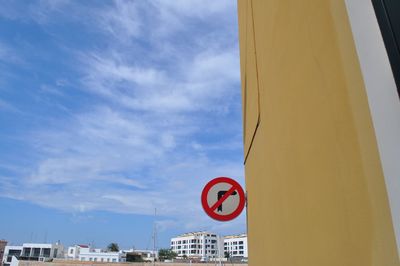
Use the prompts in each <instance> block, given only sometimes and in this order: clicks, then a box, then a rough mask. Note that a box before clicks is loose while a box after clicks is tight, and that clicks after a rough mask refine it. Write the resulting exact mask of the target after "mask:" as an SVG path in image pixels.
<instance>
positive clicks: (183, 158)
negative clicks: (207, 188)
mask: <svg viewBox="0 0 400 266" xmlns="http://www.w3.org/2000/svg"><path fill="white" fill-rule="evenodd" d="M233 2H234V1H152V2H150V1H149V2H144V1H114V2H113V3H114V4H113V5H112V6H105V7H103V8H102V9H101V8H96V9H94V10H90V11H85V12H86V14H89V16H90V17H89V18H88V21H89V22H88V23H93V24H91V26H92V27H93V28H95V29H96V30H99V31H100V32H102V34H105V35H106V36H107V37H106V38H104V39H101V42H102V44H101V45H99V47H102V48H101V49H100V48H93V49H91V50H89V51H88V50H84V51H82V50H80V51H74V53H73V55H74V56H76V60H77V63H76V65H74V66H71V67H73V68H74V69H76V70H77V71H79V73H80V77H81V79H80V80H79V81H78V83H77V85H76V86H78V87H79V89H80V90H81V91H82V92H88V93H89V94H90V97H91V98H93V99H92V101H88V103H86V102H85V104H88V106H85V108H81V109H79V110H78V111H74V112H72V114H71V116H70V117H64V118H63V119H60V120H59V121H56V122H52V123H51V124H50V125H48V126H47V127H46V128H44V127H43V128H40V129H39V130H36V131H35V132H31V133H30V134H29V135H28V136H27V139H29V140H30V144H31V145H33V149H34V151H35V152H36V153H37V157H38V159H37V162H36V163H35V165H34V166H33V167H31V168H29V169H28V170H29V173H30V174H27V175H23V176H21V178H20V179H19V180H18V181H17V183H18V186H13V185H12V182H15V180H9V179H3V178H0V180H2V182H3V185H2V186H0V191H1V194H2V195H5V196H7V197H12V198H19V199H23V200H27V201H31V202H34V203H36V204H40V205H43V206H46V207H51V208H56V209H61V210H64V211H68V212H73V213H82V212H87V211H90V210H106V211H112V212H119V213H135V214H148V215H151V214H152V213H153V210H154V207H156V208H157V209H158V212H159V215H160V221H159V222H158V223H159V226H160V228H164V229H165V228H170V227H174V226H176V227H179V228H186V229H187V230H197V229H201V228H199V227H202V228H204V229H206V227H210V226H216V227H215V228H217V227H218V226H217V225H216V224H215V223H214V222H212V221H210V219H209V218H207V217H205V214H203V212H202V210H201V207H200V200H199V197H200V192H201V189H202V187H203V185H204V184H205V183H206V182H207V181H208V180H209V179H211V178H213V177H216V176H232V177H235V178H237V179H238V180H240V181H241V182H243V167H242V150H241V149H242V148H241V132H240V130H241V122H240V120H239V119H240V114H239V112H240V110H241V109H240V76H239V59H238V57H239V56H238V46H237V43H236V42H237V41H236V39H235V38H236V36H235V35H232V33H231V32H235V30H236V28H233V29H231V32H227V31H226V29H227V28H229V27H233V25H232V24H229V25H227V22H226V21H225V20H224V19H223V17H224V16H228V17H235V16H236V11H235V10H234V5H235V4H234V3H233ZM47 4H49V3H47ZM47 4H46V3H44V4H43V5H46V7H45V8H44V10H39V11H38V12H39V13H38V14H41V18H42V19H41V21H42V22H44V21H45V22H48V21H49V18H51V16H52V14H53V13H54V12H55V13H58V12H64V11H63V9H62V8H60V7H61V6H62V7H66V6H70V5H71V4H70V3H68V2H63V1H62V2H60V3H59V5H58V4H56V5H55V6H48V5H47ZM73 9H74V10H76V9H77V7H76V3H75V6H74V7H73ZM65 12H66V11H65ZM221 19H222V20H221ZM233 20H234V19H233ZM215 21H217V22H221V23H220V25H219V24H218V23H217V22H215ZM222 22H223V23H222ZM85 23H86V22H85ZM85 25H86V26H87V24H85ZM219 26H221V28H219ZM202 27H203V28H206V30H205V31H208V32H207V33H204V35H202V34H191V33H192V31H193V32H195V31H196V30H201V28H202ZM234 27H236V25H234ZM177 32H178V33H179V34H177ZM103 37H104V36H103ZM108 37H110V38H108ZM95 47H97V46H95ZM55 84H56V85H55V87H54V86H53V87H51V86H49V85H43V86H42V91H45V92H48V93H49V94H54V93H55V91H54V90H56V91H58V89H59V88H61V87H63V86H66V85H70V84H69V83H68V82H65V80H57V81H56V82H55ZM68 93H69V92H68V91H63V95H67V94H68ZM0 104H1V102H0ZM227 151H228V152H227ZM232 154H233V155H232ZM17 187H18V189H17ZM21 191H23V193H21ZM238 223H239V224H240V225H241V226H243V224H244V219H243V217H242V218H241V220H240V221H238ZM221 230H223V228H221Z"/></svg>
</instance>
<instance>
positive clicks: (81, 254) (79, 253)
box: [67, 245, 124, 262]
mask: <svg viewBox="0 0 400 266" xmlns="http://www.w3.org/2000/svg"><path fill="white" fill-rule="evenodd" d="M67 258H68V259H72V260H79V261H92V262H123V261H124V259H123V258H122V252H110V251H105V250H102V249H96V248H91V247H90V246H88V245H75V246H72V247H69V248H68V253H67Z"/></svg>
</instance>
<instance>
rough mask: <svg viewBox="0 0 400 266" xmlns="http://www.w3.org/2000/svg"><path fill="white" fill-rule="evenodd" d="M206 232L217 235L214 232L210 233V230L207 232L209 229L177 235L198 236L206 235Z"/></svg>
mask: <svg viewBox="0 0 400 266" xmlns="http://www.w3.org/2000/svg"><path fill="white" fill-rule="evenodd" d="M204 234H207V235H216V234H214V233H210V232H207V231H198V232H189V233H184V234H182V235H178V236H176V237H185V236H198V235H204ZM176 237H175V238H176Z"/></svg>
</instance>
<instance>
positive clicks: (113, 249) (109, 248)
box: [107, 243, 119, 252]
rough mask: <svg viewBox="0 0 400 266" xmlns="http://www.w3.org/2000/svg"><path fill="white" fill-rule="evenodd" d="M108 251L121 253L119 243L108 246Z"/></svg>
mask: <svg viewBox="0 0 400 266" xmlns="http://www.w3.org/2000/svg"><path fill="white" fill-rule="evenodd" d="M107 250H108V251H113V252H118V251H119V246H118V244H117V243H110V244H109V245H108V246H107Z"/></svg>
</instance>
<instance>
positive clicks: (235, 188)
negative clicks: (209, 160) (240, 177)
mask: <svg viewBox="0 0 400 266" xmlns="http://www.w3.org/2000/svg"><path fill="white" fill-rule="evenodd" d="M201 203H202V206H203V209H204V211H205V212H206V213H207V214H208V216H210V217H211V218H213V219H214V220H217V221H223V222H226V221H230V220H233V219H235V218H236V217H238V216H239V215H240V213H241V212H242V211H243V208H244V206H245V203H246V197H245V194H244V191H243V188H242V187H241V186H240V184H239V183H238V182H236V181H235V180H233V179H231V178H229V177H217V178H215V179H213V180H211V181H210V182H208V183H207V185H206V186H205V187H204V189H203V192H202V193H201Z"/></svg>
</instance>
